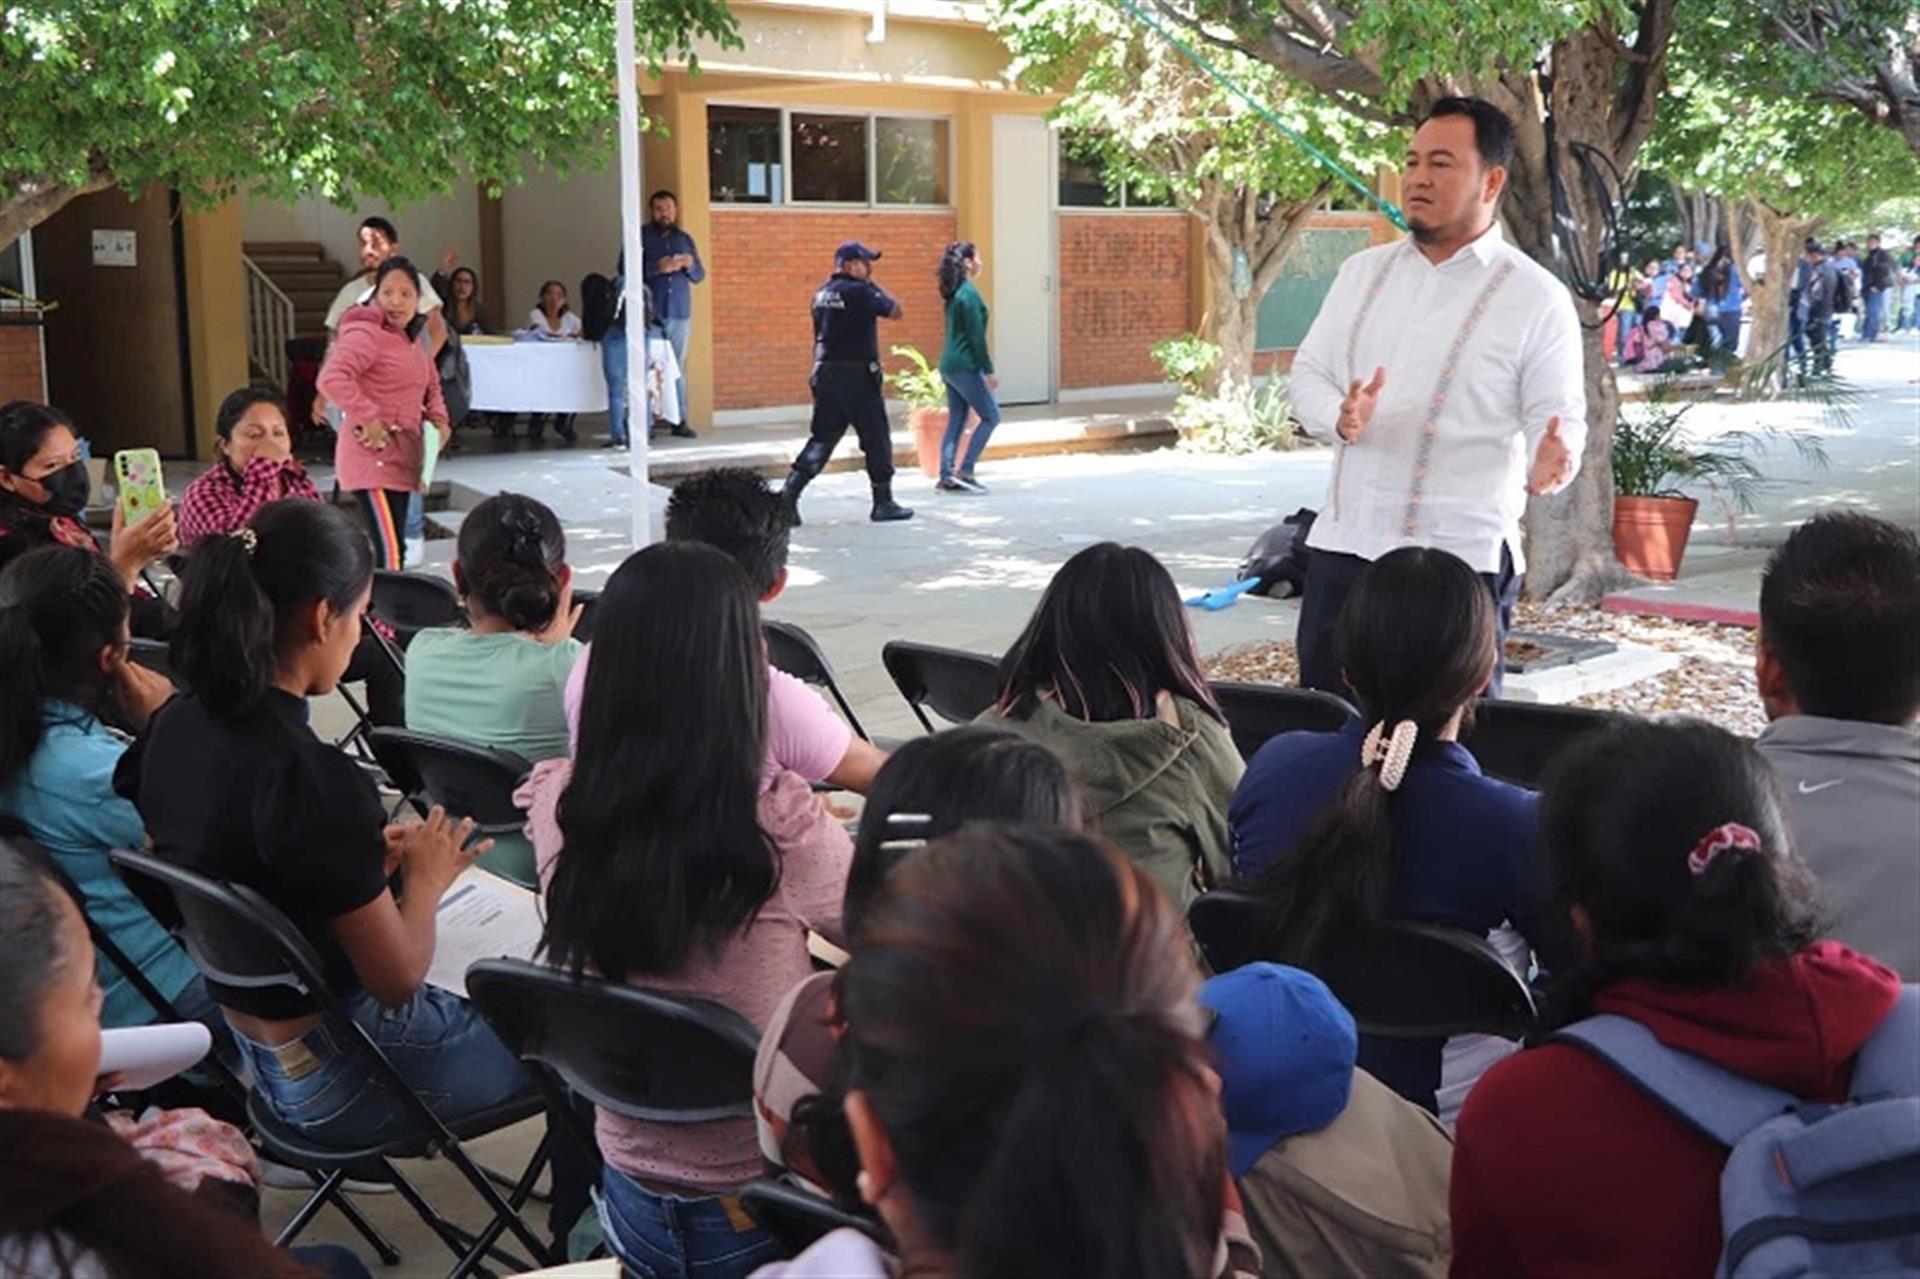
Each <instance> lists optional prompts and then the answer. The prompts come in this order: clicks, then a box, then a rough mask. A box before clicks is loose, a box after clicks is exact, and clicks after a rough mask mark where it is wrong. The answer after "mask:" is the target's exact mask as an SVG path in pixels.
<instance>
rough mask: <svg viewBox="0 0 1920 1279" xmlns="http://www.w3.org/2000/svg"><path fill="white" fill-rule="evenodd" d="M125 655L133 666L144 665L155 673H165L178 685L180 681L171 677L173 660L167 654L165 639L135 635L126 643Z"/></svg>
mask: <svg viewBox="0 0 1920 1279" xmlns="http://www.w3.org/2000/svg"><path fill="white" fill-rule="evenodd" d="M127 657H128V658H129V659H130V660H131V661H132V662H133V664H134V665H135V666H144V667H146V668H147V669H148V670H150V671H152V672H153V673H154V674H156V675H165V676H166V677H167V678H168V679H169V680H171V681H172V682H173V684H174V686H175V687H176V688H177V687H179V685H180V681H179V680H177V679H174V678H173V660H172V658H170V657H169V656H168V655H167V642H166V641H165V640H157V639H141V638H140V637H139V636H135V637H134V638H133V639H132V640H130V641H129V642H128V644H127Z"/></svg>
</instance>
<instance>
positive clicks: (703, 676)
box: [541, 542, 779, 981]
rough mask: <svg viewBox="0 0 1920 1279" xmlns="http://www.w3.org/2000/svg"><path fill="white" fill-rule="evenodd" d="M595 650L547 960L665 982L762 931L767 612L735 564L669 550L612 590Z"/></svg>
mask: <svg viewBox="0 0 1920 1279" xmlns="http://www.w3.org/2000/svg"><path fill="white" fill-rule="evenodd" d="M593 647H594V654H593V661H592V663H591V664H590V665H589V666H588V667H587V683H586V688H585V690H584V692H583V694H582V697H581V705H580V740H579V745H578V747H577V748H576V750H575V752H574V761H573V777H572V780H571V781H570V782H569V783H568V785H567V789H566V792H565V793H564V794H563V795H562V796H561V797H560V805H559V822H560V833H561V836H562V838H563V839H564V841H565V843H564V847H563V849H562V851H561V853H560V857H559V860H558V862H557V863H556V865H555V867H554V871H553V878H552V881H551V882H550V883H549V884H548V887H547V925H546V932H545V935H544V936H543V937H542V939H541V947H542V949H543V950H544V951H545V952H546V955H547V958H548V959H549V961H550V962H552V963H554V964H556V965H559V966H561V967H564V968H570V969H572V970H573V971H574V972H576V973H577V972H580V971H582V970H584V969H585V968H587V967H592V968H594V969H595V970H597V971H598V972H599V973H600V975H601V976H603V977H606V978H608V979H609V980H612V981H620V980H623V979H625V978H627V977H628V976H630V975H635V974H654V975H669V974H672V973H675V972H678V971H680V970H681V969H682V968H684V967H685V966H686V964H687V962H688V960H689V958H690V957H691V952H692V950H693V948H694V947H695V945H696V944H700V945H706V946H710V947H712V946H718V944H719V943H721V942H722V941H724V940H725V939H726V938H727V937H728V936H729V935H730V934H731V933H733V932H734V931H735V930H737V929H738V928H740V927H741V925H743V924H745V923H747V922H748V921H749V920H750V919H752V918H753V916H754V914H755V912H757V911H758V910H759V909H760V907H761V905H762V904H763V903H765V902H766V900H767V899H768V898H769V897H771V896H772V895H773V890H774V886H775V884H776V883H777V882H778V880H779V860H778V857H777V855H776V853H775V850H774V848H773V845H772V843H771V841H769V840H768V838H767V836H766V834H765V833H764V832H763V831H762V830H761V829H760V825H759V821H758V817H757V805H758V801H759V792H760V769H761V764H762V760H763V759H764V757H765V754H766V740H767V659H766V654H765V650H764V648H763V647H762V641H761V638H760V609H759V604H758V602H757V600H756V599H755V597H754V593H753V587H752V586H751V585H749V584H748V582H747V575H746V573H745V572H744V571H742V570H741V568H740V566H739V565H737V564H735V563H734V562H733V561H732V560H731V559H729V558H728V557H727V556H726V555H725V554H724V553H723V552H721V551H718V550H715V549H714V548H713V547H711V546H706V545H703V544H701V543H699V542H662V543H659V544H658V545H655V546H649V547H647V548H646V549H645V550H641V551H637V552H635V553H634V554H633V555H631V556H629V557H627V560H626V562H625V563H624V564H622V565H621V566H620V567H619V568H618V569H616V570H614V574H613V576H612V577H611V578H609V579H608V580H607V586H606V589H605V590H604V591H602V592H601V594H600V604H599V609H598V613H597V616H596V618H595V622H594V646H593Z"/></svg>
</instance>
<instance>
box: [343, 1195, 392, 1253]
mask: <svg viewBox="0 0 1920 1279" xmlns="http://www.w3.org/2000/svg"><path fill="white" fill-rule="evenodd" d="M333 1206H334V1207H335V1208H336V1209H338V1210H339V1212H340V1215H341V1216H342V1217H345V1218H346V1219H347V1224H348V1225H349V1226H352V1227H353V1228H354V1230H355V1231H357V1232H358V1233H359V1235H360V1237H361V1238H362V1239H364V1240H366V1241H367V1244H368V1246H369V1247H371V1248H372V1249H373V1251H374V1252H375V1253H376V1254H377V1255H378V1256H379V1258H380V1261H381V1263H382V1264H383V1265H388V1266H397V1265H399V1264H400V1250H399V1249H398V1248H396V1247H394V1246H393V1245H392V1244H390V1243H388V1242H387V1237H386V1236H385V1235H383V1234H381V1233H380V1232H379V1231H378V1230H376V1229H375V1228H374V1225H373V1223H372V1222H371V1221H368V1220H367V1219H366V1218H365V1217H363V1216H361V1215H360V1209H358V1208H357V1207H355V1206H354V1203H353V1197H352V1196H351V1195H349V1194H347V1193H346V1192H345V1191H342V1192H341V1193H340V1194H337V1195H335V1196H334V1197H333Z"/></svg>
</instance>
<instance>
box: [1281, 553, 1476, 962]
mask: <svg viewBox="0 0 1920 1279" xmlns="http://www.w3.org/2000/svg"><path fill="white" fill-rule="evenodd" d="M1495 634H1496V631H1495V627H1494V610H1493V596H1492V593H1491V592H1489V591H1488V590H1487V584H1486V583H1485V582H1484V581H1482V580H1481V578H1480V575H1479V574H1478V573H1475V572H1474V571H1473V570H1472V569H1471V568H1469V567H1468V566H1467V564H1466V563H1465V562H1464V561H1463V560H1461V559H1460V558H1459V557H1458V556H1455V555H1451V554H1449V553H1447V552H1446V551H1440V550H1434V549H1432V548H1431V547H1423V546H1407V547H1402V548H1400V549H1399V550H1396V551H1390V552H1388V553H1387V554H1385V555H1383V556H1381V557H1380V558H1379V559H1377V560H1375V561H1374V562H1373V563H1372V564H1370V565H1368V566H1367V568H1366V570H1365V571H1363V572H1362V573H1361V574H1360V576H1359V578H1358V579H1357V580H1356V581H1355V582H1354V585H1353V589H1352V591H1351V592H1349V594H1348V595H1347V600H1346V603H1345V604H1344V605H1343V606H1342V607H1341V610H1340V618H1339V621H1338V622H1337V623H1336V625H1335V628H1334V653H1335V655H1336V656H1337V657H1338V658H1339V660H1340V669H1341V670H1342V671H1343V672H1344V673H1345V675H1346V679H1347V683H1348V685H1349V686H1350V687H1351V689H1352V691H1353V695H1354V699H1355V700H1356V701H1357V702H1358V704H1359V707H1360V714H1361V717H1362V718H1363V719H1364V720H1365V721H1366V722H1367V723H1368V724H1370V725H1374V726H1375V727H1374V729H1373V731H1372V732H1370V733H1369V734H1368V738H1367V745H1366V747H1365V748H1364V749H1363V750H1362V752H1361V753H1360V755H1359V757H1358V758H1356V759H1355V760H1354V764H1355V771H1354V773H1353V775H1352V776H1351V777H1349V778H1348V779H1347V781H1346V783H1345V785H1343V786H1342V787H1341V789H1340V793H1339V795H1338V796H1337V797H1336V798H1335V799H1334V801H1333V804H1332V805H1331V806H1330V807H1328V808H1327V809H1325V810H1324V811H1322V812H1321V813H1320V815H1319V816H1318V817H1317V818H1315V819H1314V821H1313V822H1312V824H1311V825H1309V826H1308V827H1307V829H1306V831H1305V833H1304V834H1302V835H1301V836H1300V840H1299V842H1298V843H1297V844H1295V845H1294V846H1293V847H1292V848H1290V849H1287V850H1286V851H1285V852H1283V853H1282V854H1281V855H1280V856H1279V857H1277V858H1275V859H1274V860H1273V861H1272V862H1271V863H1270V864H1269V865H1268V866H1267V868H1266V870H1265V871H1264V872H1262V873H1261V875H1260V877H1259V878H1258V879H1256V880H1255V881H1254V882H1253V885H1252V887H1253V891H1254V893H1255V894H1256V895H1257V896H1259V897H1260V898H1261V899H1262V900H1263V902H1264V903H1265V915H1266V922H1265V926H1264V929H1263V932H1264V935H1265V936H1266V938H1267V939H1268V940H1267V943H1266V947H1265V949H1264V951H1263V952H1262V953H1263V954H1265V955H1266V956H1267V957H1268V958H1272V959H1274V960H1277V961H1278V962H1280V963H1283V964H1292V965H1294V966H1295V967H1298V968H1306V969H1309V970H1313V971H1319V966H1320V965H1321V964H1323V962H1324V959H1325V956H1326V955H1327V953H1328V951H1329V950H1330V948H1331V947H1332V946H1334V945H1335V944H1336V943H1339V944H1341V945H1343V946H1346V945H1351V944H1353V943H1356V942H1358V941H1359V940H1360V938H1359V937H1358V936H1356V934H1360V933H1364V932H1365V931H1366V930H1367V929H1370V928H1372V927H1373V926H1374V925H1376V924H1378V923H1379V922H1380V920H1381V919H1382V917H1383V916H1384V915H1385V913H1386V903H1387V888H1388V881H1389V879H1390V878H1391V877H1392V874H1393V814H1392V811H1391V807H1392V806H1391V803H1390V798H1389V797H1390V796H1391V794H1392V792H1393V791H1394V790H1396V789H1398V787H1399V785H1400V781H1401V778H1402V777H1403V776H1404V774H1405V771H1406V767H1407V761H1408V758H1409V757H1410V756H1413V755H1416V754H1417V753H1418V752H1419V751H1420V750H1421V749H1423V748H1426V747H1430V746H1431V745H1432V744H1433V743H1434V742H1435V741H1436V740H1437V739H1438V737H1439V734H1440V731H1441V730H1442V729H1443V728H1445V727H1446V725H1447V723H1448V721H1450V720H1451V719H1452V718H1453V717H1454V715H1455V714H1456V713H1458V712H1459V711H1461V710H1462V709H1463V708H1464V709H1465V710H1466V713H1467V716H1469V717H1471V715H1472V713H1473V701H1474V698H1476V697H1478V696H1479V695H1480V691H1481V690H1482V689H1484V688H1485V687H1486V686H1487V681H1488V680H1489V679H1490V678H1492V675H1493V663H1494V661H1495V659H1496V645H1495V642H1494V636H1495ZM1462 726H1463V729H1464V728H1467V727H1470V726H1471V719H1470V718H1469V719H1466V720H1463V725H1462Z"/></svg>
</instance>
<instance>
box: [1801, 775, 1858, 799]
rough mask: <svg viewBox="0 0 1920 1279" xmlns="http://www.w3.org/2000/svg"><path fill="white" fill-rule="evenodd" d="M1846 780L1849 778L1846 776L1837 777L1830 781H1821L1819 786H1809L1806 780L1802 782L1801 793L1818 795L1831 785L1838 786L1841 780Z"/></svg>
mask: <svg viewBox="0 0 1920 1279" xmlns="http://www.w3.org/2000/svg"><path fill="white" fill-rule="evenodd" d="M1845 780H1847V779H1846V778H1844V777H1836V778H1834V779H1833V780H1832V781H1830V782H1821V783H1820V784H1819V785H1817V786H1809V785H1807V784H1806V783H1805V782H1801V783H1800V793H1801V794H1802V795H1817V794H1819V793H1820V792H1821V791H1823V790H1826V789H1827V788H1828V787H1829V786H1838V785H1839V784H1840V783H1841V782H1844V781H1845Z"/></svg>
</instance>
